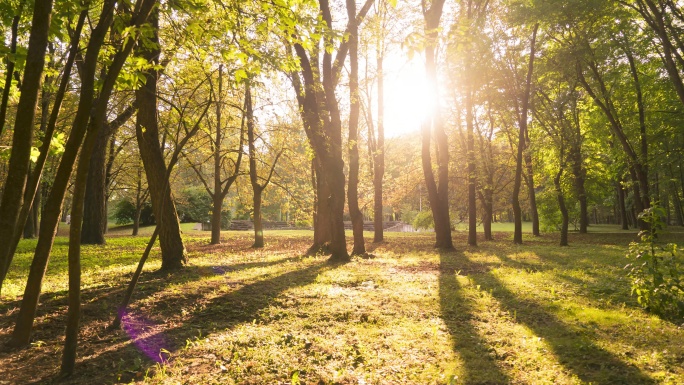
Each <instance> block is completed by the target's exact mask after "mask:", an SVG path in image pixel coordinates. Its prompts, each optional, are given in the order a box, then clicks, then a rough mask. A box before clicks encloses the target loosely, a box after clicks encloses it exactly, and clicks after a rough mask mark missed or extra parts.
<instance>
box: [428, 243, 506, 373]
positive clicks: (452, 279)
mask: <svg viewBox="0 0 684 385" xmlns="http://www.w3.org/2000/svg"><path fill="white" fill-rule="evenodd" d="M464 268H469V269H470V270H469V271H471V273H475V272H476V271H477V270H479V269H480V268H482V267H481V266H470V265H468V266H464V265H463V264H459V263H457V259H456V257H455V252H440V266H439V305H440V311H441V317H442V319H443V320H444V323H445V324H446V326H447V329H448V330H449V334H450V335H451V338H452V340H453V341H452V344H453V349H454V352H455V353H456V354H458V355H459V356H460V358H461V359H462V360H463V366H464V374H463V378H460V377H459V378H458V383H466V384H508V383H510V382H511V380H510V379H509V378H508V377H507V376H506V374H505V373H504V372H503V371H502V370H501V368H500V365H501V363H502V362H501V361H500V360H499V358H498V357H496V355H495V354H496V352H495V350H494V349H493V348H491V347H489V346H487V344H486V342H485V341H484V340H483V339H482V337H480V334H479V333H478V331H477V330H476V328H475V327H474V325H473V321H472V319H473V317H474V315H475V311H474V309H473V308H472V305H471V303H470V300H469V299H468V298H466V297H465V296H464V295H463V290H462V289H461V286H460V284H459V282H458V280H457V279H456V272H457V271H459V270H461V271H463V269H464Z"/></svg>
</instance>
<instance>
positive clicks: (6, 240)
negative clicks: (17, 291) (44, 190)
mask: <svg viewBox="0 0 684 385" xmlns="http://www.w3.org/2000/svg"><path fill="white" fill-rule="evenodd" d="M51 13H52V0H37V1H36V3H35V6H34V11H33V19H32V21H31V33H30V36H29V44H28V51H27V54H26V64H25V70H24V79H23V82H22V85H21V95H20V97H19V103H18V105H17V114H16V119H15V121H14V132H13V134H12V146H11V151H10V159H9V165H8V167H7V176H6V179H5V184H4V188H3V193H2V200H1V201H0V239H1V240H3V241H2V246H0V288H1V287H2V286H1V285H2V282H3V281H4V278H5V275H6V273H7V269H8V268H9V264H10V262H11V260H12V257H11V256H10V252H11V251H12V249H13V242H12V241H13V240H14V239H15V235H16V234H17V233H20V232H21V229H22V228H23V227H24V223H21V224H19V223H18V222H19V216H20V210H21V208H22V205H23V204H24V194H25V190H26V187H27V186H26V182H27V179H29V178H30V177H29V170H30V163H31V146H32V145H33V131H34V128H33V120H34V118H35V115H36V105H37V103H38V93H39V92H40V89H41V87H40V85H41V82H42V80H43V67H44V65H45V51H46V49H47V44H48V32H49V29H50V19H51ZM32 201H33V197H32V196H31V197H30V198H29V199H28V200H27V202H26V203H27V204H29V205H30V204H32V203H33V202H32ZM24 220H25V219H24Z"/></svg>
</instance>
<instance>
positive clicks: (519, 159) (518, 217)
mask: <svg viewBox="0 0 684 385" xmlns="http://www.w3.org/2000/svg"><path fill="white" fill-rule="evenodd" d="M538 29H539V24H536V25H535V26H534V29H533V31H532V39H531V40H530V60H529V63H528V68H527V80H526V82H525V92H524V94H523V95H522V107H521V116H520V117H519V120H518V126H519V129H520V130H519V134H518V153H517V156H516V166H515V179H514V181H513V199H512V200H511V203H512V206H513V216H514V220H515V230H514V233H513V243H516V244H522V209H521V208H520V185H521V184H522V167H523V165H522V163H523V153H524V150H525V143H526V134H527V114H528V111H529V104H530V92H531V88H532V72H533V71H534V55H535V49H536V47H535V43H536V40H537V30H538ZM528 172H530V171H528ZM533 188H534V186H532V187H531V189H533Z"/></svg>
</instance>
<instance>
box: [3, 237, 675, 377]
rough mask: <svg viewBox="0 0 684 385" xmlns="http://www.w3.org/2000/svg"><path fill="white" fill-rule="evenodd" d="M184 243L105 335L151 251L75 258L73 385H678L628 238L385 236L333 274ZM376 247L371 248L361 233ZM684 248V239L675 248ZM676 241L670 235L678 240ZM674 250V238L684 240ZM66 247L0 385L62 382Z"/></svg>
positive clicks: (289, 252)
mask: <svg viewBox="0 0 684 385" xmlns="http://www.w3.org/2000/svg"><path fill="white" fill-rule="evenodd" d="M266 235H267V237H268V238H267V246H266V248H265V249H263V250H253V249H251V248H249V246H250V245H251V233H248V232H224V233H223V237H224V243H223V244H222V245H220V246H210V245H208V244H207V240H208V235H207V234H206V233H201V232H188V233H187V237H186V240H187V246H188V250H189V255H190V263H189V265H188V266H187V267H186V268H185V269H184V270H183V271H181V272H180V273H177V274H175V275H173V276H169V277H165V276H161V275H158V274H156V273H154V272H153V271H154V270H155V269H157V268H158V267H159V264H160V263H159V260H158V257H157V255H158V249H156V250H155V251H154V252H153V253H154V254H155V258H153V259H152V260H151V261H150V262H149V264H148V266H147V268H146V272H145V273H144V274H143V276H142V278H141V282H140V285H139V287H138V290H137V292H136V294H135V296H134V303H133V305H132V306H131V308H130V310H129V312H128V314H127V316H126V317H125V318H124V320H125V322H124V328H123V330H119V331H115V332H111V331H107V330H106V326H107V325H108V323H109V322H110V321H111V319H112V317H113V316H114V313H115V308H116V305H117V303H118V301H120V299H121V297H122V294H123V290H124V289H123V288H124V285H125V283H126V280H127V279H128V278H129V277H130V275H131V273H132V271H133V269H134V268H135V263H136V261H137V259H138V257H139V255H140V253H141V252H142V249H143V248H144V245H145V242H146V238H145V237H136V238H134V237H128V236H123V235H117V236H112V237H111V238H109V239H108V244H107V245H106V246H104V247H93V246H86V247H84V248H83V270H84V272H83V287H84V290H83V303H84V306H83V317H82V339H81V343H80V346H79V360H78V363H77V369H76V374H75V375H74V376H73V377H72V378H70V379H69V380H68V381H67V382H68V383H69V382H70V383H79V384H97V383H117V382H131V381H133V382H139V383H153V384H157V383H160V384H162V383H163V384H175V383H179V384H186V383H187V384H203V383H208V384H212V383H214V384H232V383H236V384H295V383H301V384H318V383H321V384H334V383H338V384H433V383H434V384H461V383H465V384H508V383H513V384H579V383H586V384H589V383H594V384H651V383H663V384H682V383H684V327H683V326H682V325H677V324H675V323H673V322H669V321H663V320H661V319H659V318H657V317H655V316H652V315H649V314H648V313H646V312H644V311H643V310H642V309H640V308H639V307H638V306H637V304H636V301H635V300H634V298H633V297H630V287H629V282H628V280H627V279H626V278H625V274H624V271H623V267H624V265H625V264H626V263H627V260H626V258H625V256H624V255H625V251H626V248H627V244H628V243H629V241H631V240H632V239H633V238H634V233H633V232H630V233H620V232H619V231H610V232H606V233H594V234H588V235H579V234H571V238H570V241H571V246H570V247H567V248H559V247H557V246H556V244H557V235H556V234H546V235H543V236H542V237H540V238H533V237H531V236H529V235H527V234H526V235H525V244H524V245H523V246H514V245H513V244H512V243H511V241H510V239H511V235H510V234H509V233H497V234H496V238H497V240H496V241H493V242H484V241H480V246H479V247H467V246H465V243H466V242H465V239H466V238H465V237H466V234H465V233H462V232H457V233H456V235H455V244H456V251H453V252H439V251H437V250H434V249H433V248H432V247H431V246H432V243H433V238H432V235H431V234H393V233H390V234H387V240H388V242H386V243H383V244H380V245H372V244H370V239H367V240H368V246H369V247H370V248H371V252H372V254H373V255H374V258H368V259H362V258H354V260H353V261H352V262H351V263H348V264H344V265H331V264H328V263H327V262H326V259H325V257H322V256H317V257H316V256H314V257H308V256H305V255H303V254H304V252H305V251H306V249H307V247H308V245H309V242H310V239H311V233H310V232H308V233H307V232H287V231H277V232H268V233H267V234H266ZM368 235H370V234H368ZM678 235H681V233H680V234H678ZM676 237H678V236H676ZM679 238H681V237H679ZM32 242H35V241H22V244H21V245H20V248H19V251H20V253H19V254H18V255H17V257H16V260H15V263H14V264H13V267H12V269H11V270H10V273H9V276H8V281H7V284H6V285H5V287H3V293H2V304H0V342H2V341H4V340H6V339H7V338H8V337H9V334H10V332H11V327H12V321H13V319H14V317H15V316H16V313H17V311H18V308H17V307H18V304H19V303H18V299H19V297H20V295H21V290H22V288H21V284H22V283H23V281H24V280H25V276H26V274H27V271H28V265H29V261H30V258H31V253H30V250H31V247H32ZM66 249H67V246H66V239H65V238H59V239H58V241H57V243H56V245H55V249H54V251H53V255H52V261H51V266H50V268H49V270H48V276H47V278H46V281H45V284H44V286H43V287H44V295H43V297H42V304H41V308H40V309H39V314H38V318H37V323H36V330H35V334H34V342H33V344H32V346H31V347H30V348H28V349H24V350H20V351H13V352H2V353H0V384H15V383H31V382H45V381H49V380H50V379H51V378H53V377H54V376H55V375H56V373H57V370H58V366H59V360H60V356H59V354H60V350H61V344H62V341H63V337H62V333H63V331H64V320H65V313H66V287H67V282H66V278H65V275H66V262H65V259H66Z"/></svg>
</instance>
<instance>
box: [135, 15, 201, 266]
mask: <svg viewBox="0 0 684 385" xmlns="http://www.w3.org/2000/svg"><path fill="white" fill-rule="evenodd" d="M150 24H151V25H152V29H153V36H152V38H151V39H150V41H149V43H147V44H143V45H142V46H141V47H139V49H138V50H139V53H140V56H141V57H142V58H144V59H145V60H147V61H148V62H149V63H151V64H152V65H153V66H152V68H149V69H148V70H147V73H146V75H145V85H144V86H142V87H140V88H139V89H138V90H136V92H135V97H136V104H137V106H138V114H137V120H136V137H137V139H138V147H139V148H140V156H141V158H142V160H143V166H144V167H145V174H146V175H147V183H148V184H149V185H150V186H151V188H150V198H151V200H152V209H153V210H154V217H155V220H156V222H157V225H158V226H159V244H160V246H161V250H162V266H161V270H163V271H173V270H178V269H180V268H182V267H183V265H184V264H185V263H187V260H188V257H187V254H186V251H185V245H184V244H183V238H182V237H181V231H180V223H179V221H178V214H177V213H176V206H175V204H174V202H173V197H172V195H171V188H170V184H169V183H168V180H166V179H165V177H164V176H165V175H166V163H165V162H164V155H163V152H162V147H161V143H160V142H159V125H158V121H157V81H158V78H159V71H158V70H157V69H156V68H155V67H154V66H155V65H157V64H158V63H159V55H160V54H161V48H160V46H159V32H158V31H159V10H158V9H157V10H154V11H153V13H152V15H151V16H150Z"/></svg>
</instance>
